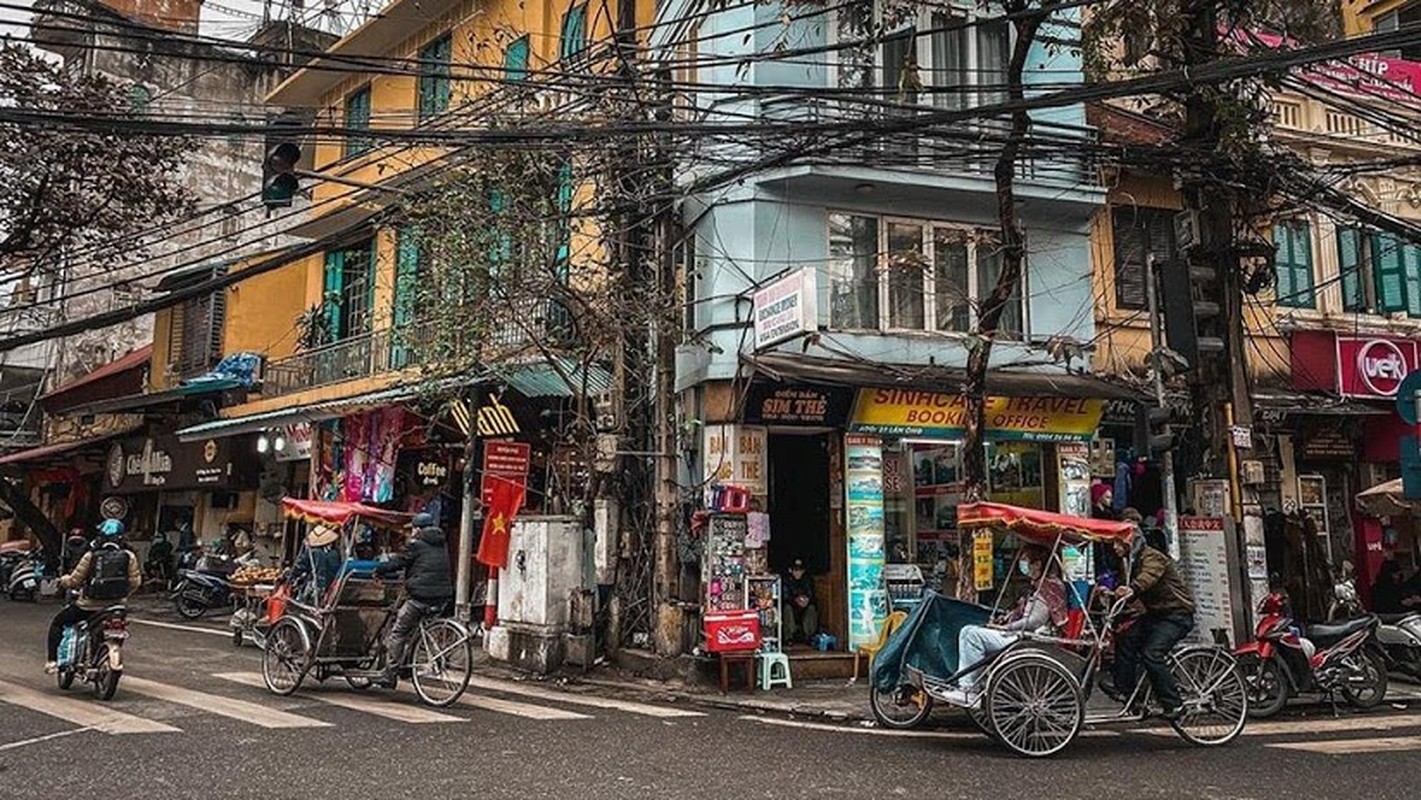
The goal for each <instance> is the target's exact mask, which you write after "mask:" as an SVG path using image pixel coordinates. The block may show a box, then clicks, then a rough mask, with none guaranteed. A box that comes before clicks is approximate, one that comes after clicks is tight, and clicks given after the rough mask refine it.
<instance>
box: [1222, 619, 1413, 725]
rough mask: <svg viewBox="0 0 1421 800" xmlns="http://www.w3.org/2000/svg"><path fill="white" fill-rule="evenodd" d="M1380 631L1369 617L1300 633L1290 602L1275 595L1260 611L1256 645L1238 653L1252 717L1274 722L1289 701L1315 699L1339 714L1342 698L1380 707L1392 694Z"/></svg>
mask: <svg viewBox="0 0 1421 800" xmlns="http://www.w3.org/2000/svg"><path fill="white" fill-rule="evenodd" d="M1379 625H1380V621H1379V620H1378V619H1377V618H1376V617H1375V616H1371V615H1367V616H1362V617H1356V618H1354V619H1349V620H1343V621H1340V622H1329V623H1326V624H1322V625H1309V626H1308V627H1307V628H1306V629H1305V630H1300V629H1299V627H1298V625H1297V623H1296V622H1295V621H1294V619H1293V615H1292V612H1291V610H1290V609H1289V608H1288V600H1287V598H1286V596H1285V595H1283V594H1282V592H1279V591H1274V592H1272V593H1270V594H1269V595H1268V596H1267V597H1266V598H1264V600H1263V602H1262V603H1261V604H1260V606H1259V620H1258V628H1257V631H1256V633H1255V637H1256V638H1255V640H1254V641H1252V642H1249V643H1247V644H1244V645H1241V646H1240V647H1238V648H1236V649H1235V650H1234V657H1235V658H1237V659H1238V662H1239V669H1240V670H1241V671H1242V672H1243V674H1244V677H1245V679H1246V681H1247V684H1248V688H1249V702H1248V713H1249V716H1252V717H1271V716H1273V715H1275V714H1277V713H1278V712H1279V711H1282V710H1283V706H1285V705H1287V702H1288V698H1290V697H1293V696H1296V695H1301V694H1312V693H1317V694H1322V695H1323V696H1324V697H1326V698H1327V699H1328V700H1329V701H1330V702H1332V703H1333V705H1334V708H1335V706H1336V701H1337V696H1338V695H1341V696H1342V698H1343V699H1345V700H1346V701H1347V702H1348V703H1349V704H1350V705H1352V706H1353V707H1355V708H1360V709H1368V708H1374V707H1376V706H1377V705H1378V704H1380V703H1381V702H1382V700H1383V699H1384V698H1385V697H1386V689H1387V657H1386V654H1385V652H1384V651H1383V650H1382V646H1381V644H1380V643H1379V642H1378V639H1377V628H1378V626H1379Z"/></svg>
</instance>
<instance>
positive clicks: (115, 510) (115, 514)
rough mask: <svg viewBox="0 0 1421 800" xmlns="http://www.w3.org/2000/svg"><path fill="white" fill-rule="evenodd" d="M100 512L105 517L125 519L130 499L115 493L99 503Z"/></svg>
mask: <svg viewBox="0 0 1421 800" xmlns="http://www.w3.org/2000/svg"><path fill="white" fill-rule="evenodd" d="M99 513H100V514H101V515H103V518H104V519H125V518H127V517H128V501H127V500H125V499H124V498H122V497H117V496H114V495H110V496H108V497H105V498H104V501H103V502H102V503H99Z"/></svg>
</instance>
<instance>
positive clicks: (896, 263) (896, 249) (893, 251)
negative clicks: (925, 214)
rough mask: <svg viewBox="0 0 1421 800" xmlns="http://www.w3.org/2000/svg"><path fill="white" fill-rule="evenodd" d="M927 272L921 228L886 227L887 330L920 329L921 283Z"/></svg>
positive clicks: (901, 224) (909, 225)
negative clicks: (888, 328)
mask: <svg viewBox="0 0 1421 800" xmlns="http://www.w3.org/2000/svg"><path fill="white" fill-rule="evenodd" d="M927 268H928V262H927V259H926V258H925V257H924V255H923V226H922V225H919V224H916V223H907V222H890V223H888V327H890V328H899V329H906V330H922V329H923V327H924V325H923V323H924V315H923V308H924V303H923V299H924V298H923V283H924V281H923V279H924V275H925V274H926V273H927Z"/></svg>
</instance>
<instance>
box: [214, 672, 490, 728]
mask: <svg viewBox="0 0 1421 800" xmlns="http://www.w3.org/2000/svg"><path fill="white" fill-rule="evenodd" d="M213 677H215V678H221V679H222V680H226V681H232V682H233V683H241V684H245V685H247V686H256V687H258V688H266V682H265V681H263V680H262V676H260V675H258V674H256V673H254V672H225V673H222V674H220V675H214V676H213ZM300 696H301V697H303V698H305V697H309V698H311V699H313V700H319V701H320V702H322V703H325V704H327V705H332V706H338V707H340V708H348V709H350V710H352V711H360V712H363V713H366V714H373V715H374V716H377V717H384V718H385V719H392V720H394V721H396V722H409V723H415V724H424V723H430V722H468V720H466V719H464V718H463V717H455V716H451V715H449V714H440V713H439V712H437V711H430V710H429V709H427V708H419V707H418V706H411V705H403V704H400V703H391V702H389V701H388V700H379V699H375V698H367V697H359V696H357V695H352V694H338V693H337V692H336V691H330V692H323V691H320V690H313V691H309V692H304V693H302V694H301V695H300Z"/></svg>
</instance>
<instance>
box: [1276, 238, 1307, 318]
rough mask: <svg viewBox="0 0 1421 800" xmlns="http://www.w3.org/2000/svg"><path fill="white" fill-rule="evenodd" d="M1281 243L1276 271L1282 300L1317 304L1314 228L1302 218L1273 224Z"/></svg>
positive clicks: (1303, 305)
mask: <svg viewBox="0 0 1421 800" xmlns="http://www.w3.org/2000/svg"><path fill="white" fill-rule="evenodd" d="M1273 242H1274V244H1276V245H1277V246H1278V254H1277V259H1276V261H1275V271H1276V273H1277V277H1278V286H1277V292H1276V296H1277V299H1278V304H1279V305H1283V306H1294V307H1298V308H1314V307H1316V306H1317V295H1316V292H1315V291H1314V288H1313V276H1312V228H1311V227H1309V226H1308V224H1307V223H1306V222H1303V221H1300V220H1284V221H1282V222H1280V223H1278V224H1277V225H1276V226H1274V228H1273Z"/></svg>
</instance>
